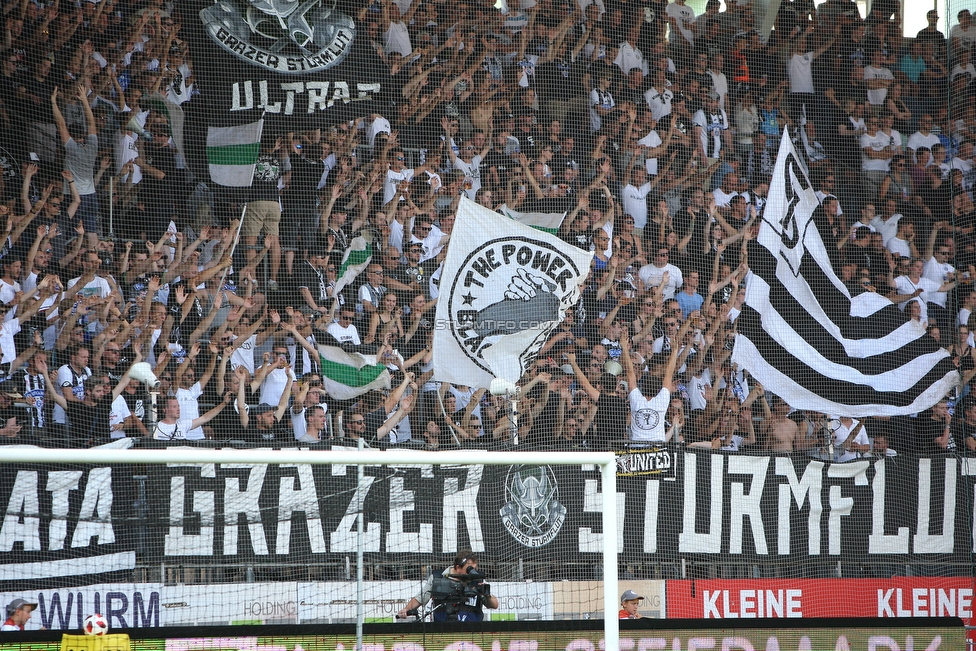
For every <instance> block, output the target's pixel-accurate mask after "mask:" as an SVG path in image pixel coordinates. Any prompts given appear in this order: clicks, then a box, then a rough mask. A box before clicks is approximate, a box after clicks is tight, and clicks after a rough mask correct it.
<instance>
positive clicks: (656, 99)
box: [644, 83, 674, 120]
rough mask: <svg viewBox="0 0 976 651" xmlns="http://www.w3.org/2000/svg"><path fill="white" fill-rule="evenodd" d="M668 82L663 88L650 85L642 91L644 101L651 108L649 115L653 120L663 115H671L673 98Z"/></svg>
mask: <svg viewBox="0 0 976 651" xmlns="http://www.w3.org/2000/svg"><path fill="white" fill-rule="evenodd" d="M670 85H671V84H670V83H669V84H668V86H666V87H665V88H664V89H663V90H659V89H657V88H654V87H651V88H650V89H649V90H648V91H647V92H646V93H644V101H645V102H647V105H648V106H649V107H650V109H651V116H652V117H653V118H654V119H655V120H660V119H661V118H663V117H664V116H665V115H671V101H672V100H673V99H674V92H672V90H671V88H670Z"/></svg>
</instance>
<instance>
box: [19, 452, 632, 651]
mask: <svg viewBox="0 0 976 651" xmlns="http://www.w3.org/2000/svg"><path fill="white" fill-rule="evenodd" d="M4 462H5V464H11V465H15V464H46V465H71V466H73V465H85V466H87V465H93V466H99V467H105V466H113V465H127V466H128V465H136V466H139V465H142V464H146V465H155V466H160V465H165V466H174V465H175V466H185V465H198V464H219V465H221V466H224V467H232V468H233V467H249V466H255V465H258V466H261V465H265V464H267V465H278V466H306V467H307V466H357V467H360V468H362V467H367V468H368V467H382V466H390V467H397V468H403V467H413V466H440V467H445V466H458V467H464V466H470V467H474V466H494V467H500V466H509V467H511V468H524V467H528V468H532V467H541V468H546V467H549V466H577V467H591V468H592V467H595V468H597V469H598V470H599V473H600V488H601V493H602V503H597V502H596V500H594V499H593V498H594V497H595V481H594V482H593V485H592V486H591V487H590V488H589V489H588V491H587V492H588V495H587V497H588V498H589V500H590V507H591V508H590V510H591V511H596V510H599V511H600V512H601V520H600V522H601V525H602V530H603V534H602V540H603V542H604V544H603V545H602V577H600V578H602V594H603V607H602V610H603V619H604V622H603V623H604V637H605V640H606V641H605V645H606V646H605V648H606V649H608V650H611V651H615V650H616V649H618V648H619V626H618V619H617V612H616V611H617V602H618V598H619V592H618V582H617V572H618V566H617V545H618V522H617V518H618V508H617V478H616V471H617V465H616V460H615V456H614V454H613V453H612V452H585V451H579V452H515V451H511V452H499V451H482V450H457V451H436V452H430V451H419V450H397V449H388V450H382V451H380V450H350V449H337V450H306V449H283V450H270V449H248V450H238V449H221V448H218V449H213V448H191V447H179V448H175V447H174V448H166V449H155V450H148V449H134V450H131V449H130V450H113V449H100V448H99V449H85V450H78V449H70V450H62V449H46V448H34V447H18V446H9V447H5V448H4ZM500 472H502V471H501V470H499V473H500ZM360 474H361V473H360ZM509 474H511V469H510V470H509ZM542 474H543V476H542V480H541V481H542V483H541V484H539V483H538V482H536V483H535V484H533V483H532V480H531V478H530V479H529V480H525V481H523V483H524V484H526V485H527V486H528V488H527V489H526V490H527V492H528V493H532V491H536V492H537V493H541V492H544V490H545V481H546V479H545V471H544V472H543V473H542ZM522 479H524V478H522ZM507 482H508V480H507V479H506V482H505V483H507ZM360 483H361V480H360ZM158 488H161V487H157V489H158ZM494 488H495V489H496V490H497V489H500V487H497V486H496V487H494ZM357 493H358V490H357ZM165 499H169V497H166V498H165ZM357 499H358V498H356V497H354V498H353V501H352V503H351V504H352V506H350V507H349V509H350V510H353V509H355V511H357V513H355V516H356V517H357V519H358V522H357V523H356V524H357V526H358V527H361V526H362V525H361V523H362V519H361V518H360V517H359V516H360V515H361V514H362V512H363V510H364V508H365V507H363V506H362V504H364V500H365V496H364V497H363V498H362V500H363V501H360V502H357V501H356V500H357ZM355 504H359V505H360V506H359V508H356V507H355ZM557 506H558V503H557ZM347 513H349V511H347ZM235 517H236V516H235ZM594 518H595V513H594ZM594 524H595V521H594ZM360 531H361V529H360ZM347 533H348V532H347ZM352 535H353V541H354V540H355V535H354V533H353V534H352ZM581 535H582V534H581ZM589 535H590V536H592V534H589ZM360 540H361V536H360ZM538 544H541V545H545V544H546V542H541V543H538ZM486 550H488V548H487V547H486ZM350 551H352V550H350ZM441 551H447V550H441ZM454 551H457V550H454ZM360 553H361V549H360ZM452 553H453V552H452ZM557 553H558V550H557ZM558 561H559V559H555V560H554V561H552V562H553V563H554V564H558ZM360 567H361V566H360ZM490 580H491V577H489V581H490ZM356 599H357V600H359V601H360V602H361V600H362V599H363V595H362V594H357V595H356ZM357 605H358V606H359V607H358V608H357V611H356V618H357V627H361V625H362V620H363V610H362V607H361V603H360V604H357ZM550 610H551V608H550Z"/></svg>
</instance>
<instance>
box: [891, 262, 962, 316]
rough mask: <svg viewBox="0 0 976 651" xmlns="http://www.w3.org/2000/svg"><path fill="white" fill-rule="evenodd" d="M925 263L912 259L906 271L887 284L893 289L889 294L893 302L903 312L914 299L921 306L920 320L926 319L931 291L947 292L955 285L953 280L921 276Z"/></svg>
mask: <svg viewBox="0 0 976 651" xmlns="http://www.w3.org/2000/svg"><path fill="white" fill-rule="evenodd" d="M924 265H925V263H924V262H922V261H921V260H919V259H914V260H912V262H911V264H910V265H909V267H908V273H907V274H905V275H903V276H898V277H897V278H895V279H894V280H889V282H888V284H889V286H890V287H891V288H892V289H893V290H895V294H894V295H889V298H890V299H891V301H892V302H893V303H897V304H898V307H899V308H900V309H901V310H902V311H903V312H904V311H905V308H906V307H907V305H908V303H910V302H912V301H915V302H916V303H918V305H919V307H920V308H921V314H920V319H921V321H923V322H924V321H927V320H928V305H927V304H928V299H929V296H931V294H932V293H933V292H947V291H949V290H950V289H952V288H953V287H955V286H956V284H955V282H952V281H950V282H945V283H941V284H940V283H937V282H934V281H932V280H929V279H927V278H923V277H922V269H923V268H924ZM889 279H890V275H889Z"/></svg>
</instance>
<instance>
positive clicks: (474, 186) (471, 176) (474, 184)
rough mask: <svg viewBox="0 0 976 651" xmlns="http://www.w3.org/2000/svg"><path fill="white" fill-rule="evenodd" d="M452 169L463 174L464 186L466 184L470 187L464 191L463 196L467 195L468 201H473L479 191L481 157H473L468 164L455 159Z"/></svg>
mask: <svg viewBox="0 0 976 651" xmlns="http://www.w3.org/2000/svg"><path fill="white" fill-rule="evenodd" d="M454 169H456V170H458V171H460V172H461V173H462V174H464V181H465V185H466V186H467V185H468V184H470V185H471V187H469V188H467V189H466V190H465V194H467V195H468V199H471V201H474V199H475V196H476V195H477V194H478V190H480V189H481V156H475V157H473V158H472V159H471V162H470V163H465V162H464V161H463V160H461V159H460V158H457V159H455V160H454Z"/></svg>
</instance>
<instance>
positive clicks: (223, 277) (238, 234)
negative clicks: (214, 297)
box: [217, 201, 247, 292]
mask: <svg viewBox="0 0 976 651" xmlns="http://www.w3.org/2000/svg"><path fill="white" fill-rule="evenodd" d="M246 212H247V202H246V201H245V202H244V208H242V209H241V218H240V220H238V222H237V232H236V233H235V234H234V243H233V244H231V245H230V255H229V257H230V264H229V265H227V266H226V267H224V272H223V273H222V274H221V275H220V282H219V283H218V284H217V291H218V292H222V291H224V281H225V280H227V272H228V271H229V270H230V268H231V265H233V264H234V251H236V250H237V243H238V242H239V241H240V239H241V227H242V226H243V225H244V213H246Z"/></svg>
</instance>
